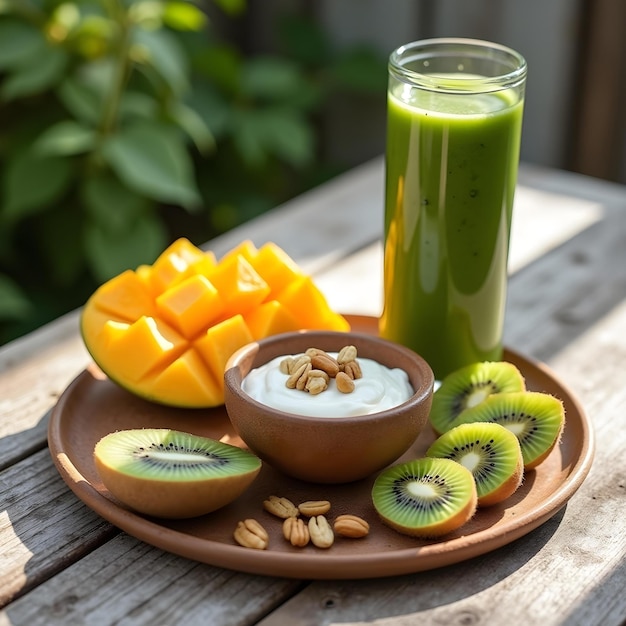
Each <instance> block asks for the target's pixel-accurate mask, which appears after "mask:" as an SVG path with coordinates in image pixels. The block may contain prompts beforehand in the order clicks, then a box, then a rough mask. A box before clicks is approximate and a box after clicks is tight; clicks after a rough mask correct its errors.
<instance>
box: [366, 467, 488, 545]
mask: <svg viewBox="0 0 626 626" xmlns="http://www.w3.org/2000/svg"><path fill="white" fill-rule="evenodd" d="M372 502H373V504H374V508H375V509H376V511H377V513H378V515H379V516H380V518H381V519H382V521H383V522H384V523H385V524H387V525H388V526H390V527H391V528H393V529H394V530H396V531H398V532H400V533H403V534H405V535H411V536H414V537H424V538H428V537H439V536H441V535H446V534H448V533H451V532H452V531H454V530H456V529H457V528H460V527H461V526H462V525H463V524H465V523H466V522H467V521H469V520H470V518H471V517H472V516H473V515H474V513H475V512H476V506H477V494H476V484H475V482H474V477H473V476H472V473H471V472H470V471H469V470H468V469H467V468H465V467H463V466H462V465H460V464H459V463H456V462H455V461H451V460H450V459H439V458H434V457H433V458H428V457H424V458H420V459H414V460H412V461H408V462H406V463H402V464H399V465H395V466H392V467H390V468H387V469H385V470H383V471H382V472H381V473H380V474H379V475H378V476H377V478H376V480H375V481H374V485H373V487H372Z"/></svg>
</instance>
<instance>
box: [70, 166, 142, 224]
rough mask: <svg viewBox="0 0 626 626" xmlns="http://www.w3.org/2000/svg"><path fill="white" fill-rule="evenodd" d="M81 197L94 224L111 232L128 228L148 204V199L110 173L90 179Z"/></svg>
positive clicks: (83, 188) (87, 180) (84, 184)
mask: <svg viewBox="0 0 626 626" xmlns="http://www.w3.org/2000/svg"><path fill="white" fill-rule="evenodd" d="M81 198H82V200H83V203H84V206H85V209H86V210H87V214H88V215H89V216H90V218H91V220H92V222H93V224H94V225H98V226H99V227H100V228H102V229H104V230H106V231H107V232H109V233H112V234H113V233H121V232H123V231H124V230H126V229H128V228H129V227H130V226H131V225H132V224H133V223H134V222H135V221H136V220H137V218H138V216H139V215H141V214H142V213H143V212H144V211H145V209H146V208H147V205H148V200H147V199H146V198H145V197H144V196H142V195H140V194H138V193H136V192H134V191H132V190H131V189H129V188H128V187H125V186H124V185H123V184H122V183H121V182H120V181H119V180H118V179H117V178H115V177H114V176H112V175H111V174H109V173H102V174H100V175H99V176H92V177H90V178H87V179H86V180H85V181H84V183H83V185H82V187H81Z"/></svg>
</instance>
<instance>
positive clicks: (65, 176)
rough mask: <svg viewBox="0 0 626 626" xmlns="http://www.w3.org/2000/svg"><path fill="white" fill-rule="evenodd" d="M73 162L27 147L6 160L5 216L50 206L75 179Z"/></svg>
mask: <svg viewBox="0 0 626 626" xmlns="http://www.w3.org/2000/svg"><path fill="white" fill-rule="evenodd" d="M72 174H73V172H72V168H71V165H70V162H69V161H68V160H67V159H65V158H61V157H48V156H41V155H39V154H37V153H36V152H35V151H34V150H32V149H31V150H26V151H23V152H21V153H18V154H17V155H15V156H14V157H13V158H12V159H11V160H10V161H9V162H8V164H7V167H6V171H5V178H4V190H3V191H4V211H3V214H2V216H3V217H4V218H6V219H8V220H16V219H19V218H22V217H24V216H26V215H30V214H32V213H37V212H39V211H43V210H45V209H49V208H50V207H51V206H52V205H53V204H54V202H56V201H57V200H58V199H59V198H60V197H61V195H62V194H63V193H64V192H65V190H66V189H67V188H68V186H69V184H70V182H71V179H72Z"/></svg>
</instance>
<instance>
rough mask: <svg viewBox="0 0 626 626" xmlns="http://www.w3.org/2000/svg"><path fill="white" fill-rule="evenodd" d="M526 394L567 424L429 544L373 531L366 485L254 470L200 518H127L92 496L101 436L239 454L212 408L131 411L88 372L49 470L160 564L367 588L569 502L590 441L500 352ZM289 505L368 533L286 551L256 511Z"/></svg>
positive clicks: (529, 523) (419, 450)
mask: <svg viewBox="0 0 626 626" xmlns="http://www.w3.org/2000/svg"><path fill="white" fill-rule="evenodd" d="M349 319H350V322H351V324H352V327H353V329H354V330H360V331H366V332H371V333H375V332H377V322H376V320H375V319H373V318H371V317H360V316H353V317H350V318H349ZM505 358H506V359H507V360H509V361H511V362H512V363H515V364H516V365H517V366H518V367H519V368H520V370H521V371H522V373H523V375H524V376H525V378H526V382H527V386H528V388H529V389H533V390H536V391H545V392H548V393H552V394H554V395H556V396H558V397H559V398H561V400H562V401H563V402H564V404H565V408H566V411H567V424H566V428H565V431H564V433H563V437H562V440H561V442H560V445H559V446H558V447H556V448H555V449H554V450H553V451H552V453H551V454H550V456H549V457H548V458H547V459H546V460H545V461H544V462H543V463H542V464H541V465H540V466H539V467H538V468H537V469H535V470H532V471H529V472H527V473H526V477H525V480H524V484H523V486H522V487H521V488H520V489H519V490H518V491H517V492H516V493H515V494H514V495H513V496H512V497H511V498H510V499H509V500H508V501H506V502H505V503H503V504H502V505H497V506H494V507H491V508H485V509H483V510H480V511H479V512H478V513H477V514H476V516H475V517H474V519H473V520H471V521H470V522H469V523H468V524H466V525H465V526H463V527H462V528H461V529H460V530H459V531H457V532H455V533H453V534H451V535H448V536H446V537H444V538H441V539H439V540H436V541H423V540H417V539H414V538H411V537H405V536H403V535H400V534H398V533H396V532H394V531H393V530H391V529H389V528H387V527H386V526H384V525H383V524H382V523H381V522H380V521H379V520H378V518H377V515H376V513H375V511H374V509H373V507H372V504H371V499H370V490H371V485H372V482H373V477H371V478H369V479H365V480H362V481H359V482H356V483H352V484H348V485H332V486H328V485H316V484H309V483H304V482H299V481H297V480H294V479H290V478H288V477H286V476H284V475H282V474H280V473H278V472H277V471H276V470H274V469H273V468H271V467H270V466H268V465H267V464H265V465H264V467H263V469H262V471H261V473H260V474H259V477H258V478H257V480H256V481H255V482H254V483H253V484H252V486H251V487H250V488H249V489H248V491H246V492H245V493H244V494H243V495H242V496H241V497H240V498H239V499H238V500H236V501H235V502H234V503H232V504H230V505H228V506H227V507H225V508H223V509H221V510H219V511H217V512H215V513H211V514H210V515H206V516H204V517H198V518H194V519H190V520H176V521H169V520H160V519H155V518H148V517H144V516H141V515H138V514H135V513H133V512H131V511H129V510H128V509H126V508H125V507H124V506H123V505H121V504H120V503H118V502H116V501H115V499H114V498H113V497H112V496H111V495H110V494H109V493H108V491H107V490H106V489H105V487H104V486H103V485H102V483H101V481H100V479H99V477H98V474H97V472H96V468H95V466H94V463H93V459H92V451H93V448H94V445H95V444H96V442H97V441H98V440H99V439H100V438H101V437H103V436H104V435H106V434H107V433H109V432H112V431H115V430H121V429H128V428H141V427H151V428H152V427H154V428H164V427H166V428H173V429H176V430H183V431H187V432H191V433H195V434H198V435H204V436H207V437H212V438H214V439H223V440H226V441H229V442H231V443H238V444H239V445H243V444H242V442H241V441H240V440H238V439H237V438H236V436H235V434H234V431H233V429H232V427H231V425H230V422H229V420H228V417H227V415H226V412H225V410H224V408H223V407H219V408H216V409H211V410H188V409H186V410H184V409H174V408H168V407H162V406H158V405H154V404H150V403H148V402H145V401H142V400H141V399H139V398H136V397H134V396H133V395H131V394H129V393H128V392H126V391H124V390H123V389H120V388H119V387H118V386H116V385H115V384H113V383H112V382H110V381H109V380H108V379H106V377H104V376H103V375H102V374H101V373H100V372H99V371H98V370H97V368H93V369H91V368H90V369H88V370H86V371H84V372H83V373H81V374H80V375H79V376H78V377H77V378H76V379H75V380H74V381H73V382H72V384H71V385H70V386H69V387H68V388H67V389H66V391H65V392H64V393H63V395H62V396H61V398H60V399H59V402H58V404H57V405H56V407H55V409H54V411H53V412H52V416H51V419H50V426H49V433H48V440H49V445H50V452H51V454H52V458H53V460H54V463H55V465H56V467H57V469H58V470H59V472H60V474H61V476H62V477H63V479H64V480H65V482H66V483H67V484H68V485H69V486H70V488H71V489H72V490H73V491H74V493H75V494H76V495H77V496H78V497H79V498H80V499H81V500H82V501H83V502H84V503H85V504H86V505H87V506H89V507H90V508H91V509H93V510H94V511H95V512H96V513H98V514H99V515H101V516H102V517H103V518H105V519H107V520H108V521H109V522H111V523H112V524H114V525H115V526H117V527H119V528H121V529H122V530H124V531H126V532H127V533H129V534H130V535H133V536H135V537H137V538H139V539H141V540H143V541H145V542H147V543H149V544H152V545H154V546H157V547H159V548H162V549H163V550H167V551H169V552H172V553H175V554H178V555H181V556H184V557H187V558H190V559H194V560H197V561H201V562H204V563H208V564H211V565H216V566H220V567H225V568H229V569H233V570H238V571H243V572H249V573H254V574H265V575H271V576H282V577H292V578H303V579H333V578H334V579H338V578H371V577H381V576H391V575H397V574H406V573H411V572H417V571H422V570H428V569H433V568H436V567H440V566H443V565H449V564H451V563H456V562H459V561H462V560H464V559H468V558H471V557H474V556H477V555H480V554H484V553H486V552H489V551H491V550H493V549H495V548H498V547H501V546H503V545H505V544H507V543H509V542H511V541H513V540H515V539H518V538H519V537H521V536H523V535H525V534H526V533H528V532H530V531H531V530H533V529H534V528H536V527H538V526H539V525H541V524H542V523H544V522H545V521H546V520H548V519H549V518H550V517H552V516H553V515H554V514H555V513H556V512H557V511H559V509H561V508H562V507H563V505H564V504H565V503H566V502H567V501H568V499H569V498H570V497H571V496H572V495H573V494H574V493H575V492H576V490H577V489H578V488H579V487H580V485H581V484H582V482H583V480H584V478H585V476H586V475H587V473H588V472H589V469H590V466H591V462H592V458H593V448H594V445H593V433H592V430H591V425H590V423H589V420H588V418H587V417H586V416H585V413H584V411H583V409H582V407H581V406H580V404H579V403H578V401H577V400H576V398H575V397H574V395H573V394H572V393H571V392H570V391H569V390H568V389H566V388H565V387H564V386H563V385H562V384H561V383H560V382H559V381H557V380H556V379H555V377H554V376H553V374H552V373H551V372H550V370H549V369H547V368H546V367H545V366H543V365H541V364H538V363H536V362H533V361H530V360H529V359H527V358H525V357H523V356H521V355H519V354H516V353H514V352H512V351H507V352H506V354H505ZM433 440H434V436H433V434H432V432H431V431H430V429H429V428H428V429H426V431H425V432H423V433H422V435H420V437H419V438H418V440H417V441H416V443H415V444H414V446H413V447H412V448H411V449H410V450H409V451H408V452H407V453H406V454H405V455H404V456H403V457H401V459H400V460H407V459H409V458H414V457H416V456H421V455H422V454H423V453H424V452H425V450H426V448H427V447H428V446H429V444H430V443H431V442H432V441H433ZM294 453H295V451H294ZM271 494H275V495H278V496H284V497H287V498H289V499H291V500H292V501H294V502H295V503H298V502H302V501H304V500H319V499H325V500H330V502H331V503H332V509H331V511H330V513H329V514H328V516H329V517H330V518H331V519H332V517H333V516H334V515H339V514H341V513H353V514H355V515H360V516H362V517H364V518H365V519H367V520H368V521H369V522H370V525H371V531H370V534H369V535H368V536H367V537H366V538H365V539H359V540H350V539H342V538H337V540H336V541H335V544H334V545H333V546H332V548H331V549H329V550H320V549H318V548H315V547H313V546H312V545H309V546H307V547H306V548H304V549H302V548H293V547H292V546H291V545H290V544H289V543H287V542H286V541H285V540H284V539H283V538H282V534H281V523H280V520H278V519H277V518H274V517H272V516H271V515H269V514H268V513H266V512H265V511H264V510H263V509H262V502H263V500H264V499H265V498H267V497H268V496H269V495H271ZM248 517H253V518H256V519H257V520H259V521H260V522H261V523H262V524H263V525H264V526H265V527H266V528H267V530H268V532H269V534H270V547H269V549H268V550H265V551H258V550H252V549H248V548H242V547H240V546H238V545H237V544H236V543H235V542H234V540H233V538H232V533H233V529H234V528H235V526H236V524H237V521H239V520H241V519H245V518H248Z"/></svg>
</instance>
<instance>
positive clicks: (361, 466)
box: [224, 331, 434, 483]
mask: <svg viewBox="0 0 626 626" xmlns="http://www.w3.org/2000/svg"><path fill="white" fill-rule="evenodd" d="M346 345H354V346H355V347H356V348H357V350H358V358H369V359H374V360H376V361H378V362H379V363H381V364H383V365H385V366H387V367H390V368H396V367H397V368H401V369H403V370H405V371H406V372H407V374H408V377H409V381H410V383H411V385H412V387H413V391H414V393H413V395H412V396H411V397H410V398H409V399H408V400H407V401H406V402H404V403H403V404H401V405H399V406H397V407H395V408H391V409H387V410H384V411H380V412H378V413H373V414H369V415H362V416H353V417H308V416H303V415H296V414H294V413H287V412H283V411H280V410H278V409H275V408H272V407H269V406H266V405H264V404H262V403H260V402H258V401H256V400H254V399H253V398H252V397H251V396H249V395H248V394H247V393H246V392H245V391H243V390H242V380H243V379H244V378H245V376H246V375H247V374H248V373H249V372H250V371H251V370H252V369H253V368H256V367H259V366H260V365H263V364H264V363H267V362H268V361H270V360H271V359H273V358H275V357H278V356H283V355H294V354H300V353H303V352H304V351H305V350H306V349H307V348H310V347H316V348H321V349H322V350H325V351H326V352H338V351H339V350H340V349H341V348H342V347H343V346H346ZM224 382H225V390H224V392H225V403H226V410H227V412H228V416H229V418H230V421H231V423H232V425H233V428H234V429H235V431H236V432H237V434H238V435H239V436H240V437H241V439H242V440H243V441H244V442H245V444H246V445H247V446H248V447H249V448H250V450H251V451H252V452H254V453H255V454H256V455H257V456H259V457H260V458H261V459H262V460H263V461H266V462H267V463H269V464H270V465H272V466H273V467H275V468H276V469H278V470H280V471H282V472H283V473H285V474H287V475H289V476H292V477H294V478H298V479H300V480H305V481H308V482H316V483H347V482H352V481H355V480H359V479H362V478H365V477H367V476H369V475H370V474H373V473H374V472H376V471H378V470H380V469H382V468H384V467H386V466H387V465H389V464H391V463H392V462H393V461H395V460H396V459H397V458H398V457H400V456H401V455H402V454H403V453H404V452H406V450H408V448H409V447H410V446H411V445H412V444H413V442H414V441H415V440H416V439H417V437H418V435H419V434H420V432H421V430H422V428H423V427H424V425H425V423H426V421H427V419H428V413H429V411H430V405H431V402H432V394H433V384H434V376H433V372H432V370H431V368H430V366H429V365H428V363H427V362H426V361H425V360H424V359H423V358H422V357H420V356H419V355H417V354H416V353H415V352H413V351H412V350H409V349H408V348H405V347H403V346H400V345H398V344H395V343H393V342H390V341H387V340H384V339H381V338H379V337H376V336H373V335H367V334H361V333H356V332H351V333H344V332H341V333H340V332H332V331H301V332H293V333H285V334H282V335H274V336H271V337H268V338H266V339H262V340H260V341H258V342H253V343H250V344H248V345H246V346H244V347H243V348H241V349H240V350H238V351H237V352H235V353H234V354H233V355H232V356H231V358H230V359H229V361H228V363H227V364H226V371H225V375H224ZM294 393H306V392H297V391H295V390H294Z"/></svg>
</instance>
